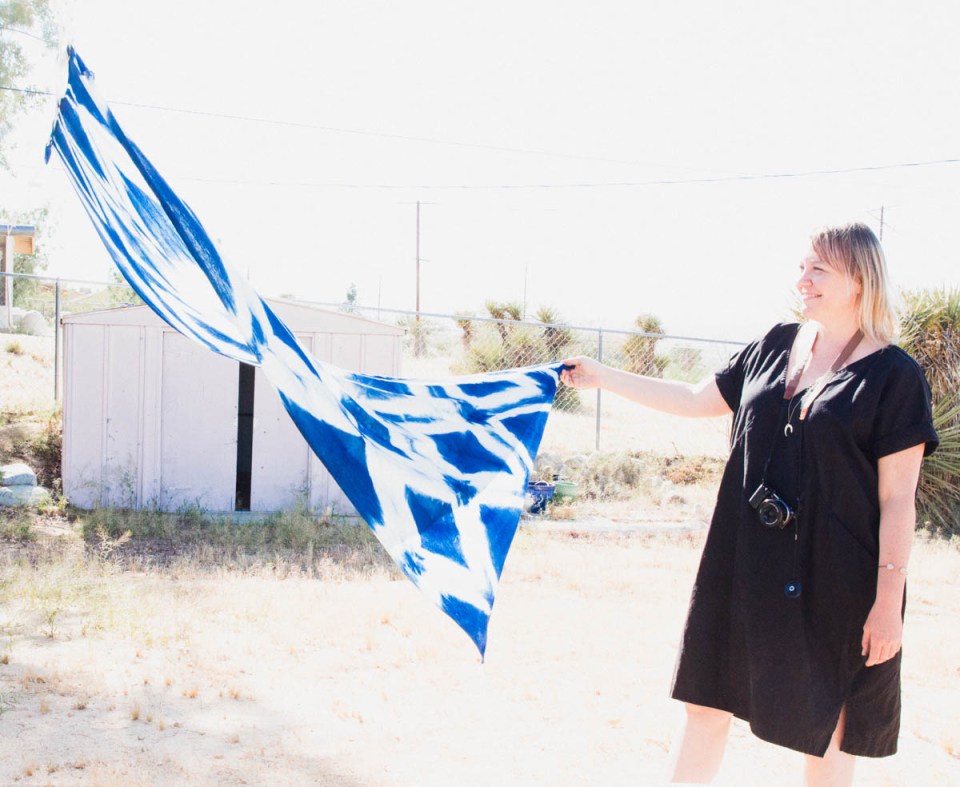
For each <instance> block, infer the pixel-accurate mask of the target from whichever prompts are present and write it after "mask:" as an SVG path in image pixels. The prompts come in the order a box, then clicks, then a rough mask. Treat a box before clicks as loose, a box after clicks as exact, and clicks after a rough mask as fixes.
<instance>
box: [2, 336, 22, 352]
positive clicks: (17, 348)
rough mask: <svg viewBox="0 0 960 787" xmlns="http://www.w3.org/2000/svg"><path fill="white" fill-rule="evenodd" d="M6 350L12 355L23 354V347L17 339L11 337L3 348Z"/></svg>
mask: <svg viewBox="0 0 960 787" xmlns="http://www.w3.org/2000/svg"><path fill="white" fill-rule="evenodd" d="M3 349H4V350H5V351H6V352H8V353H10V354H11V355H23V347H22V346H21V345H20V342H18V341H17V340H16V339H11V340H10V341H8V342H7V343H6V344H5V345H4V348H3Z"/></svg>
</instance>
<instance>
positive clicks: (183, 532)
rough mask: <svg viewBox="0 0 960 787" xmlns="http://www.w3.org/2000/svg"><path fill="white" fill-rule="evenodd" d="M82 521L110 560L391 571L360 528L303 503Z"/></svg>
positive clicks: (80, 517)
mask: <svg viewBox="0 0 960 787" xmlns="http://www.w3.org/2000/svg"><path fill="white" fill-rule="evenodd" d="M76 517H77V529H78V530H79V531H80V533H81V535H82V537H83V538H84V540H85V541H86V542H87V544H88V547H89V549H90V551H91V552H93V553H94V554H96V555H98V556H101V557H103V556H104V555H105V554H106V556H107V557H110V558H111V559H122V560H127V561H134V562H136V561H143V560H149V561H155V562H161V563H167V562H170V561H172V560H174V559H187V560H189V561H196V562H199V563H204V564H213V565H217V566H224V565H241V566H250V565H257V564H262V563H263V561H264V560H265V559H266V560H267V561H268V562H270V563H276V564H279V563H281V562H283V563H284V564H286V565H287V566H293V567H296V566H300V567H301V568H302V569H305V570H309V571H314V570H315V569H316V562H317V561H318V560H319V561H322V560H325V559H330V560H332V561H336V562H338V563H342V564H350V565H354V566H356V567H360V568H370V567H373V566H378V567H390V566H392V564H391V561H390V557H389V556H388V555H387V554H386V552H384V550H383V548H382V547H381V546H380V545H379V542H378V541H377V540H376V537H375V536H374V535H373V532H372V531H371V530H370V528H368V527H367V526H366V525H364V524H363V523H362V522H359V521H356V520H354V519H348V518H345V517H336V516H333V515H324V516H318V515H317V514H315V513H313V512H311V511H310V510H309V509H308V507H307V505H306V502H305V501H301V503H299V504H298V505H296V506H294V507H292V508H291V509H289V510H286V511H281V512H278V513H273V514H266V515H264V516H261V517H257V516H240V517H232V516H223V515H215V514H209V513H207V512H205V511H203V510H202V509H200V508H198V507H196V506H187V507H184V508H183V509H181V510H180V511H177V512H176V513H164V512H160V511H155V510H149V509H142V510H133V509H108V508H102V509H95V510H93V511H85V512H76ZM121 552H122V554H121Z"/></svg>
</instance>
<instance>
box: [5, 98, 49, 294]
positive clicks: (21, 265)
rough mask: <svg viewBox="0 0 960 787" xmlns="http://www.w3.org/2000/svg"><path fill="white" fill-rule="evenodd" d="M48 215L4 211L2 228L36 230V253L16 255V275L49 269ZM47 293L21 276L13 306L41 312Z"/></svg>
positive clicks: (45, 286)
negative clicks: (17, 227) (47, 249)
mask: <svg viewBox="0 0 960 787" xmlns="http://www.w3.org/2000/svg"><path fill="white" fill-rule="evenodd" d="M2 92H3V91H0V93H2ZM48 214H49V211H48V210H47V208H37V209H35V210H29V211H20V212H17V211H8V210H0V223H2V224H20V225H26V226H30V227H35V228H36V233H35V235H34V253H33V254H14V255H13V272H14V273H26V274H37V273H40V272H42V271H43V270H45V269H46V267H47V254H46V250H45V245H44V240H45V238H46V237H47V235H48V233H49V232H50V223H49V221H48V218H47V217H48ZM44 289H46V290H49V289H50V285H48V284H45V283H44V282H40V281H37V280H36V279H25V278H22V277H19V276H18V277H17V278H15V279H14V280H13V305H14V306H19V307H20V308H22V309H28V310H30V309H33V310H36V311H41V307H42V303H43V302H44V301H47V302H49V301H50V300H51V298H49V296H47V295H45V293H44V292H43V291H44Z"/></svg>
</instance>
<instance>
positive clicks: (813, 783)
mask: <svg viewBox="0 0 960 787" xmlns="http://www.w3.org/2000/svg"><path fill="white" fill-rule="evenodd" d="M846 720H847V714H846V709H845V708H844V709H842V710H841V711H840V719H839V720H838V721H837V728H836V729H835V730H834V731H833V737H832V738H831V739H830V746H828V747H827V753H826V754H825V755H823V757H812V756H810V755H809V754H806V755H804V758H803V783H804V786H805V787H850V785H852V784H853V766H854V765H855V764H856V759H857V758H856V757H854V756H853V755H852V754H847V753H846V752H842V751H840V744H841V743H842V742H843V730H844V725H845V724H846Z"/></svg>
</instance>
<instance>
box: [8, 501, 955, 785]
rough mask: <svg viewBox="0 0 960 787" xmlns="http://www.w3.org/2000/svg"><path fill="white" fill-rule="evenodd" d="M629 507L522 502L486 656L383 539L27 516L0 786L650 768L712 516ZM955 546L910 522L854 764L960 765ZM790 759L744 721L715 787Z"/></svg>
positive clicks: (670, 718) (880, 779)
mask: <svg viewBox="0 0 960 787" xmlns="http://www.w3.org/2000/svg"><path fill="white" fill-rule="evenodd" d="M662 513H663V512H661V514H662ZM681 513H682V512H681ZM619 519H620V521H619V522H611V521H609V520H603V519H597V518H588V519H583V520H578V519H576V518H574V519H570V520H563V521H555V520H547V519H543V520H541V519H525V520H524V521H523V524H522V526H521V529H520V531H519V532H518V535H517V539H516V541H515V545H514V548H513V551H512V552H511V554H510V557H509V559H508V562H507V565H506V569H505V571H504V575H503V580H502V584H501V587H500V592H499V596H498V599H497V604H496V609H495V612H494V616H493V619H492V622H491V627H490V632H489V633H490V641H489V647H488V650H487V654H486V660H485V662H483V663H481V661H480V659H479V657H478V655H477V653H476V651H475V650H474V648H473V646H472V643H471V642H470V641H469V640H468V639H467V638H466V636H465V635H464V634H463V633H462V632H460V631H459V629H457V628H456V627H455V626H454V625H453V624H452V623H451V622H450V621H449V620H447V619H446V618H445V617H444V616H443V615H442V614H440V613H439V612H438V611H437V610H436V609H434V608H433V607H432V606H430V605H429V604H428V603H427V602H426V601H425V600H424V599H423V598H421V597H420V595H419V593H418V591H416V590H415V589H414V587H413V586H412V585H411V584H410V583H409V582H407V581H406V580H405V579H402V578H400V577H399V575H398V574H397V573H396V572H395V570H394V569H393V568H392V567H390V566H389V565H387V564H386V563H385V562H384V561H383V559H382V558H379V557H378V556H377V555H375V554H371V555H367V556H366V557H364V556H360V557H359V558H357V557H354V558H353V559H345V560H334V559H330V558H329V557H322V558H317V559H315V560H308V561H306V562H305V561H303V560H298V561H291V560H289V559H285V558H283V557H281V556H279V555H278V556H276V557H275V558H272V559H264V560H260V561H255V562H254V563H251V564H247V565H243V564H240V563H237V562H233V563H231V561H222V560H221V561H212V560H203V559H202V555H201V556H200V557H199V558H198V556H197V555H196V554H194V555H193V556H191V557H189V558H183V559H178V558H174V559H173V560H172V561H170V560H168V561H166V563H165V565H163V567H158V565H157V564H150V563H149V562H142V561H140V562H138V561H131V560H123V559H121V558H122V556H123V552H124V550H126V549H128V548H129V545H124V544H120V543H117V542H114V541H111V540H109V539H108V540H106V541H102V542H101V543H100V544H99V545H97V544H94V545H90V544H89V543H87V544H84V542H82V541H81V540H79V539H78V538H77V537H76V536H73V535H71V534H70V533H69V532H68V531H69V528H66V529H63V528H62V526H61V531H60V532H58V533H54V534H47V535H44V534H43V532H42V531H43V527H39V528H38V531H39V532H40V535H41V537H40V538H38V539H37V540H35V541H33V542H31V543H28V544H18V543H15V542H11V541H7V542H5V543H4V551H3V554H2V556H0V577H2V579H0V784H3V785H14V784H24V785H30V784H37V785H47V784H50V785H184V784H190V785H243V784H249V785H340V786H342V787H361V786H362V787H375V786H382V787H394V786H397V787H399V786H400V785H403V786H406V785H425V786H432V785H436V786H437V787H440V786H441V785H443V786H444V787H446V786H447V785H458V787H470V786H472V785H478V786H479V785H489V784H504V785H578V786H579V785H636V784H663V783H665V776H664V774H665V769H666V767H667V763H668V748H669V746H670V741H671V739H672V738H673V736H674V734H675V731H676V728H677V726H678V724H679V722H680V712H681V710H680V707H679V705H678V704H677V703H675V702H673V701H671V700H670V699H669V698H668V690H669V685H670V680H671V674H672V669H673V662H674V657H675V653H676V646H677V641H678V638H679V636H680V633H681V627H682V624H683V618H684V611H685V608H686V604H687V600H688V594H689V590H690V586H691V583H692V580H693V575H694V571H695V569H696V564H697V560H698V555H699V550H700V547H701V544H702V535H703V523H702V521H696V520H688V521H684V520H683V518H682V516H674V517H673V518H672V521H664V522H660V523H657V522H656V521H655V520H656V517H652V516H637V517H634V518H632V519H631V518H630V517H619ZM958 566H960V554H958V549H957V546H956V545H955V544H951V543H949V542H944V541H936V540H928V539H923V538H920V539H918V543H917V545H916V547H915V552H914V557H913V559H912V561H911V580H910V591H909V596H910V601H909V609H908V625H907V628H906V634H905V648H904V649H905V662H904V664H905V667H904V669H905V673H904V714H903V729H902V734H901V743H900V752H899V753H898V754H897V755H896V756H895V757H893V758H888V759H883V760H876V761H867V760H862V761H860V763H859V764H858V776H857V784H858V785H926V784H931V785H934V784H935V785H945V784H957V783H960V724H958V722H960V711H958V710H957V709H958V708H960V679H958V678H960V669H958V663H960V662H958V658H957V653H958V652H960V633H958V628H957V626H955V625H954V621H956V620H957V616H958V613H960V592H958V590H960V572H958V571H957V568H958ZM785 668H789V665H785ZM800 759H801V758H800V755H798V754H795V753H793V752H790V751H786V750H783V749H778V748H776V747H773V746H770V745H768V744H764V743H762V742H760V741H758V740H757V739H755V738H754V737H753V736H752V735H751V733H750V731H749V729H748V727H747V726H746V725H745V724H743V723H742V722H736V724H735V726H734V729H733V733H732V737H731V745H730V748H729V751H728V754H727V758H726V760H725V762H724V765H723V769H722V771H721V775H720V778H719V780H718V781H717V782H716V783H717V784H721V785H753V784H756V785H781V784H783V785H788V784H799V783H800V776H799V766H800Z"/></svg>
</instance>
